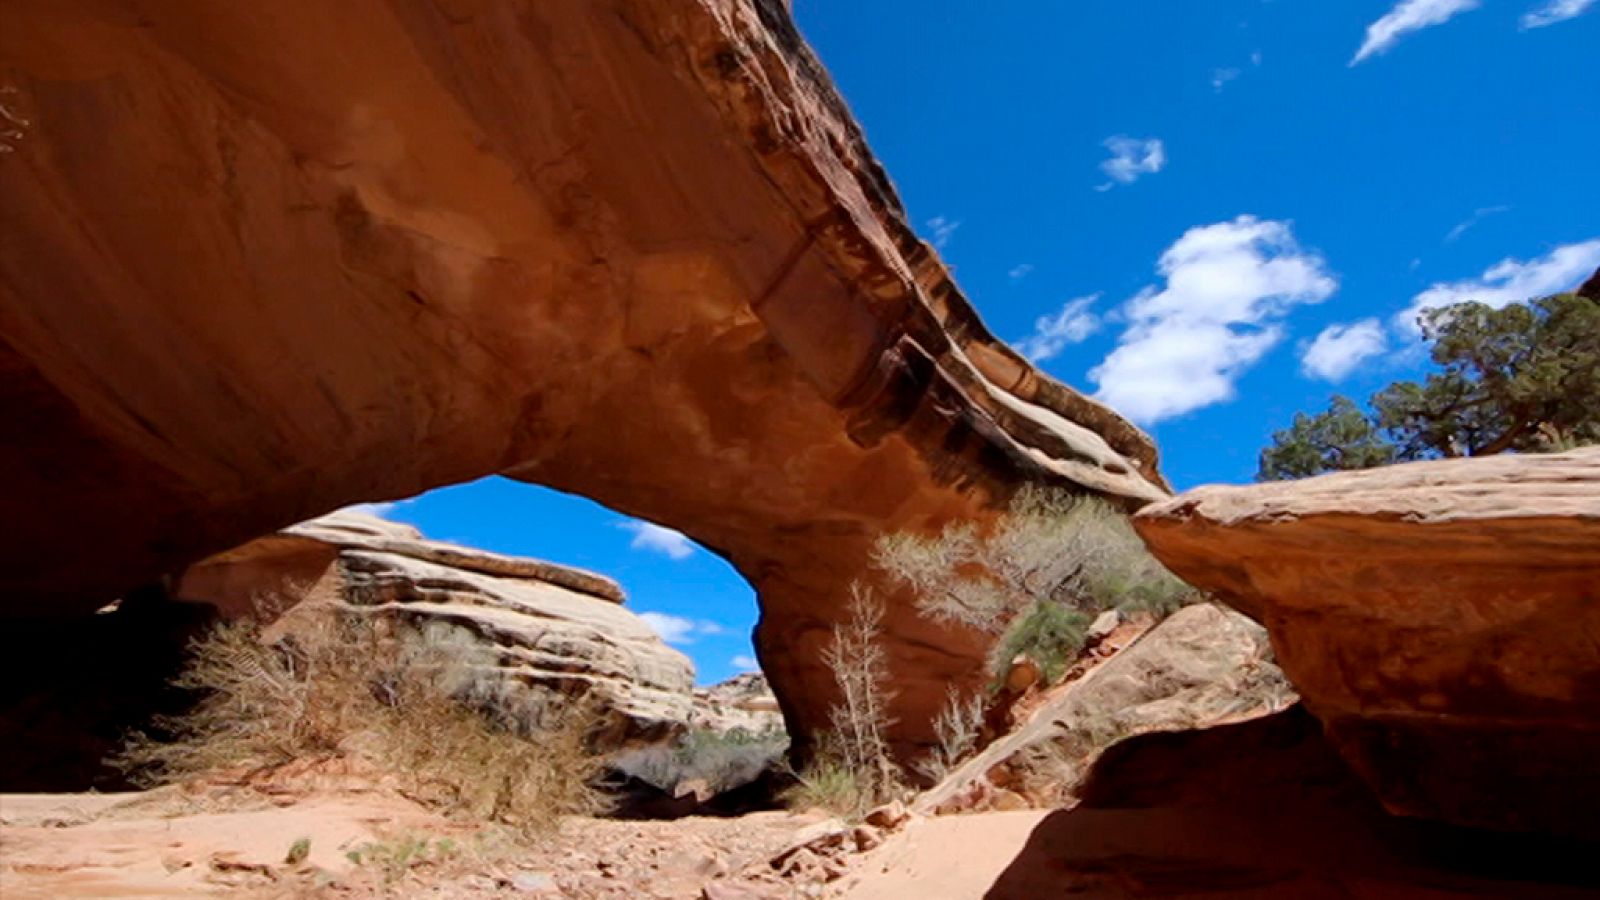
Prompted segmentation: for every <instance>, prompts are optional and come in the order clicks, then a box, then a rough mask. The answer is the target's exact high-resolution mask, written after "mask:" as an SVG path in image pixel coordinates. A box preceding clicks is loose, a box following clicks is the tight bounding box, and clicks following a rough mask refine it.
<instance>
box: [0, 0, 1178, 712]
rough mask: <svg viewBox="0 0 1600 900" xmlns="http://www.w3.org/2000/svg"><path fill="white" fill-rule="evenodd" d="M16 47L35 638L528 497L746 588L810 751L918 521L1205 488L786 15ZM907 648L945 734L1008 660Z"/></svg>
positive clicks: (244, 18)
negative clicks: (373, 532) (195, 568)
mask: <svg viewBox="0 0 1600 900" xmlns="http://www.w3.org/2000/svg"><path fill="white" fill-rule="evenodd" d="M4 18H5V22H4V27H0V102H3V103H4V104H5V106H6V110H7V113H8V116H9V117H10V119H11V120H12V121H14V122H15V123H16V129H15V131H16V132H17V134H20V137H17V136H12V137H9V138H7V139H6V141H7V145H6V150H7V151H8V152H5V153H3V154H0V208H3V209H4V210H5V227H4V228H3V229H0V421H5V422H6V423H8V425H7V427H8V429H9V430H8V434H7V439H6V440H5V441H3V442H0V469H3V470H4V471H5V472H6V473H7V476H8V479H7V490H6V491H5V492H4V494H3V497H0V513H3V514H4V517H5V520H6V521H7V522H8V535H7V539H6V541H4V542H3V550H0V552H3V553H4V558H3V559H0V601H3V604H4V608H5V609H6V610H8V611H9V612H11V613H13V614H16V613H37V612H40V611H56V612H65V611H72V610H80V611H81V610H87V609H90V608H92V607H94V606H95V605H97V604H99V603H101V602H103V600H104V599H105V598H106V597H108V596H113V595H115V594H116V593H117V592H120V591H123V590H125V589H127V588H128V587H129V586H131V585H134V584H138V583H140V582H141V581H143V580H146V579H151V578H153V577H155V576H157V575H159V574H161V573H165V572H173V571H176V570H178V569H180V568H181V567H182V566H184V565H186V564H187V563H189V562H191V561H193V560H195V559H198V558H200V557H202V556H204V555H206V554H209V553H212V552H215V551H218V550H222V549H225V548H227V547H230V546H234V545H237V544H239V543H241V542H243V541H245V540H248V539H250V538H253V537H256V536H258V535H261V534H264V533H267V532H269V531H271V530H273V529H276V528H279V527H282V526H284V525H287V524H289V523H291V522H296V521H300V520H303V519H307V518H310V517H312V516H314V515H317V514H320V513H323V512H326V511H328V510H330V509H333V508H336V507H339V506H343V505H345V504H348V503H351V502H354V501H358V500H373V499H382V498H391V497H397V496H403V495H408V494H412V493H415V492H417V491H420V490H423V489H426V488H429V487H434V486H437V485H442V484H449V483H453V482H459V481H463V480H467V479H472V478H476V477H479V476H482V475H486V474H489V473H495V472H499V473H505V474H508V475H511V476H512V477H515V478H520V479H524V480H528V481H532V482H537V483H540V484H546V485H551V486H554V487H557V488H560V489H562V490H566V491H571V492H575V493H580V494H584V495H587V496H589V497H592V498H594V499H596V500H598V501H600V502H602V503H605V504H607V505H609V506H612V507H614V508H617V509H619V510H622V511H625V512H628V513H631V514H634V515H638V516H642V517H645V518H649V519H653V520H656V521H659V522H663V523H666V524H669V525H672V526H673V527H676V528H679V529H682V530H683V531H685V532H687V533H688V534H690V535H691V536H693V537H694V538H696V539H697V540H699V541H701V542H702V543H704V544H705V545H707V546H708V547H711V548H713V549H714V550H715V551H716V552H718V553H720V554H722V555H724V556H725V557H727V558H728V559H729V560H731V561H732V563H733V564H734V565H735V566H736V567H738V569H739V570H740V571H741V572H743V573H744V574H745V575H746V576H747V577H748V578H749V579H750V580H751V581H752V583H753V584H754V585H755V586H756V588H757V590H758V592H759V595H760V598H761V604H762V610H763V612H762V619H761V624H760V626H759V628H758V634H757V648H758V652H759V653H760V655H761V657H762V660H763V664H764V667H765V668H766V670H767V671H768V673H769V675H770V676H771V678H772V682H773V686H774V689H775V690H776V691H777V693H778V694H779V696H780V697H782V698H783V700H784V703H785V707H786V710H787V713H788V715H789V717H790V721H791V725H793V726H795V727H796V729H797V730H800V731H804V730H805V729H806V728H807V727H809V726H810V725H813V724H816V723H819V722H821V721H822V717H823V715H824V713H825V710H826V707H827V704H828V702H829V693H828V690H827V688H826V685H827V684H828V679H827V677H826V674H825V673H823V672H821V671H819V663H818V659H817V653H816V649H817V647H818V646H819V644H820V642H821V641H823V640H825V636H826V634H827V629H828V627H829V625H830V624H831V622H832V621H833V620H834V617H835V615H836V613H837V612H838V610H839V607H840V598H841V597H843V596H844V594H845V590H846V587H847V585H848V584H849V583H850V582H851V581H852V580H853V579H856V578H858V577H861V576H862V575H863V574H868V575H870V573H867V572H866V570H867V556H868V548H869V547H870V545H871V543H872V541H873V539H874V538H875V537H876V536H877V535H878V534H879V533H881V532H883V531H884V530H887V529H930V528H936V527H938V526H940V525H942V524H943V523H945V522H947V521H949V520H952V519H955V518H971V519H976V520H980V521H981V520H983V519H984V518H985V517H987V516H989V515H992V512H991V511H992V510H993V509H995V508H996V505H997V501H1001V500H1004V499H1005V497H1006V495H1007V494H1009V493H1010V492H1011V491H1012V490H1014V488H1015V487H1016V486H1017V485H1018V484H1020V483H1023V482H1027V481H1045V482H1050V483H1056V484H1064V485H1076V486H1078V487H1080V488H1081V489H1084V490H1090V491H1097V492H1101V493H1104V494H1106V495H1109V496H1112V497H1117V498H1124V499H1125V500H1126V501H1127V503H1128V504H1129V505H1130V506H1131V505H1137V504H1139V503H1142V502H1145V501H1148V500H1152V499H1158V498H1160V497H1162V496H1164V495H1165V489H1164V486H1163V484H1162V482H1161V479H1160V476H1159V475H1158V474H1157V472H1156V461H1155V453H1154V450H1153V448H1152V447H1151V445H1150V443H1149V441H1148V440H1147V439H1146V438H1145V437H1144V436H1143V435H1142V434H1140V433H1139V432H1138V431H1137V430H1136V429H1135V428H1133V427H1132V426H1130V425H1128V424H1127V423H1126V422H1124V421H1123V420H1122V419H1121V418H1119V417H1117V416H1116V415H1115V414H1114V413H1112V412H1110V411H1109V410H1107V409H1105V408H1103V407H1101V406H1099V405H1098V404H1095V403H1093V402H1092V401H1089V400H1087V399H1085V398H1084V397H1082V396H1080V395H1078V394H1076V393H1074V392H1073V391H1071V390H1069V389H1067V388H1065V387H1063V386H1062V385H1060V384H1057V383H1056V382H1054V381H1051V380H1050V379H1048V378H1047V377H1045V376H1043V375H1042V374H1040V373H1039V372H1037V371H1036V370H1035V369H1033V368H1032V367H1031V366H1030V365H1028V364H1027V363H1026V362H1025V361H1024V360H1022V359H1021V358H1019V357H1018V356H1017V355H1016V354H1015V353H1013V352H1012V351H1010V350H1009V349H1008V348H1006V347H1005V346H1004V345H1003V344H1001V343H1000V342H998V341H996V340H995V339H994V338H993V337H992V336H991V335H990V334H989V333H988V332H987V331H986V330H985V328H984V327H983V325H982V323H981V322H980V321H979V320H978V318H977V316H976V314H975V313H974V312H973V309H972V307H971V306H970V305H969V304H968V303H967V301H966V300H965V299H964V298H963V297H962V295H961V294H960V292H959V291H958V290H957V289H956V288H955V286H954V284H953V283H952V282H951V281H950V278H949V276H948V273H947V272H946V270H945V268H944V266H943V265H942V264H941V263H940V261H939V260H938V258H937V257H936V256H935V254H934V253H933V252H932V250H931V249H929V248H928V246H927V245H925V244H923V243H921V242H919V241H918V240H917V239H916V238H915V237H914V236H913V234H912V232H911V230H910V229H909V228H908V227H907V225H906V221H905V215H904V212H903V210H902V208H901V206H900V204H899V201H898V199H897V198H896V196H895V194H894V191H893V188H892V187H891V186H890V184H889V182H888V179H887V178H886V177H885V175H884V173H883V171H882V170H881V169H880V167H879V166H878V164H877V162H876V161H875V160H874V159H873V157H872V155H871V153H870V152H869V151H868V150H867V148H866V145H865V144H864V142H863V140H862V138H861V134H860V131H859V129H858V128H857V127H856V125H855V124H854V122H853V121H852V119H851V118H850V115H849V112H848V111H847V110H846V108H845V106H844V104H843V102H842V101H841V100H840V98H839V96H838V95H837V93H836V92H835V91H834V89H833V87H832V85H831V84H830V82H829V80H828V78H827V76H826V74H825V73H824V72H823V71H822V69H821V67H820V65H819V64H818V63H817V61H816V60H815V58H814V57H813V56H812V55H811V53H810V51H809V50H808V49H807V48H806V47H805V45H804V43H803V41H802V40H801V39H800V37H799V36H798V34H797V32H796V31H795V30H794V27H793V25H792V23H791V22H790V21H789V19H788V16H787V14H786V12H784V10H783V9H782V7H781V5H780V4H778V3H776V2H774V0H541V2H539V3H525V2H512V0H389V2H385V0H343V2H339V3H326V2H309V0H291V2H274V3H267V4H260V3H254V4H225V3H212V2H202V0H11V2H8V3H7V4H6V5H5V12H4ZM889 627H890V630H891V633H892V640H891V646H890V648H889V649H890V655H891V662H892V665H893V667H894V670H895V672H896V675H897V678H898V680H899V681H900V682H901V684H902V685H903V688H902V692H901V700H900V703H901V704H902V715H901V719H902V721H903V722H904V723H907V724H906V725H905V726H904V729H906V734H904V735H903V736H907V737H909V738H912V739H915V738H917V737H921V736H923V735H920V734H918V733H915V732H918V731H919V730H920V729H921V727H922V723H924V722H926V721H928V720H929V719H930V718H931V713H932V712H933V710H934V709H936V707H937V706H938V704H939V703H941V702H942V699H943V692H944V685H945V683H946V682H948V681H951V680H963V679H971V678H973V677H974V673H975V672H976V671H977V670H978V668H979V666H978V661H979V660H980V659H981V658H982V651H983V647H982V646H981V644H982V642H981V641H980V640H979V638H978V637H977V636H975V635H970V634H952V633H949V632H947V631H945V630H943V629H940V628H936V627H935V626H933V625H931V624H930V623H927V622H925V621H922V620H920V619H918V618H917V617H916V616H915V615H913V614H912V613H911V611H910V610H909V608H904V607H902V606H897V607H896V608H895V609H894V611H893V612H892V613H891V617H890V621H889ZM807 686H809V687H810V688H811V689H807V690H802V688H803V687H807Z"/></svg>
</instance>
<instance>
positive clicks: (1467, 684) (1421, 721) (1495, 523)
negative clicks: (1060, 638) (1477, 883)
mask: <svg viewBox="0 0 1600 900" xmlns="http://www.w3.org/2000/svg"><path fill="white" fill-rule="evenodd" d="M1134 521H1135V524H1136V526H1137V527H1138V530H1139V533H1140V534H1141V535H1142V536H1143V537H1144V539H1145V541H1146V542H1147V543H1148V544H1149V545H1150V548H1151V550H1152V551H1153V552H1154V553H1155V555H1156V556H1157V557H1159V558H1160V559H1161V561H1162V562H1163V563H1165V564H1166V565H1167V566H1168V567H1169V568H1171V569H1172V570H1173V571H1174V572H1176V573H1177V574H1178V575H1180V576H1181V577H1183V578H1184V579H1186V580H1188V581H1190V582H1191V583H1193V584H1195V585H1197V586H1199V587H1201V588H1204V589H1207V590H1210V591H1212V592H1214V593H1215V594H1216V596H1218V597H1219V598H1220V599H1222V600H1224V601H1226V602H1228V603H1230V604H1232V605H1234V606H1235V607H1237V608H1238V609H1240V610H1242V611H1244V612H1246V613H1248V614H1250V615H1251V616H1253V617H1255V618H1256V619H1258V620H1259V621H1261V622H1262V623H1263V624H1264V625H1266V626H1267V629H1268V630H1269V631H1270V632H1271V635H1272V642H1273V646H1274V648H1275V649H1276V651H1277V655H1278V660H1279V663H1280V664H1281V665H1282V667H1283V670H1284V672H1285V673H1286V674H1287V675H1288V676H1289V678H1290V680H1291V681H1293V683H1294V685H1295V687H1296V688H1297V689H1298V690H1299V691H1300V693H1301V695H1302V696H1303V697H1304V699H1305V703H1306V706H1307V707H1308V708H1309V709H1310V710H1311V711H1312V712H1313V713H1315V714H1316V715H1317V716H1318V717H1319V718H1320V719H1321V720H1322V721H1323V723H1324V725H1325V726H1326V728H1327V731H1328V735H1329V737H1330V738H1331V740H1332V742H1333V743H1334V744H1335V746H1337V747H1338V748H1339V749H1340V751H1341V752H1342V753H1343V754H1344V756H1345V758H1346V759H1347V760H1348V761H1349V762H1351V763H1352V764H1353V765H1354V767H1355V768H1356V769H1357V770H1358V771H1359V772H1360V773H1361V774H1362V775H1363V776H1364V777H1365V778H1366V780H1367V781H1368V782H1369V783H1370V784H1371V785H1372V786H1373V788H1374V789H1375V790H1376V791H1377V793H1378V794H1379V796H1380V797H1381V798H1382V799H1383V801H1384V803H1385V805H1386V806H1387V807H1388V808H1389V809H1390V810H1392V811H1394V812H1399V813H1405V814H1410V815H1418V816H1426V817H1431V818H1439V819H1444V820H1447V821H1452V822H1457V823H1462V824H1469V825H1484V826H1491V827H1500V828H1520V829H1535V830H1547V831H1558V832H1569V833H1578V834H1587V835H1589V836H1595V835H1596V834H1600V832H1597V830H1596V826H1595V818H1594V815H1593V812H1594V809H1595V807H1596V805H1597V804H1600V768H1597V767H1596V765H1595V760H1597V759H1600V448H1588V449H1583V450H1575V451H1572V452H1568V453H1559V454H1549V455H1526V456H1498V457H1486V458H1480V459H1460V460H1444V461H1438V462H1422V463H1411V464H1407V465H1399V466H1391V467H1388V468H1384V469H1374V470H1369V471H1363V472H1346V473H1339V474H1332V475H1324V476H1321V477H1318V478H1309V479H1306V480H1304V481H1295V482H1278V483H1272V484H1258V485H1253V486H1249V487H1204V488H1199V489H1196V490H1193V491H1190V492H1188V493H1185V494H1183V495H1181V496H1179V497H1177V498H1175V499H1173V500H1170V501H1167V502H1165V503H1161V504H1157V505H1154V506H1151V507H1148V508H1146V509H1145V510H1143V511H1142V512H1141V513H1140V514H1139V515H1138V516H1137V517H1136V518H1135V520H1134Z"/></svg>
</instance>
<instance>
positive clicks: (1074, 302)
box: [1017, 294, 1100, 362]
mask: <svg viewBox="0 0 1600 900" xmlns="http://www.w3.org/2000/svg"><path fill="white" fill-rule="evenodd" d="M1099 299H1100V295H1099V294H1090V295H1088V296H1087V297H1074V298H1072V299H1071V300H1068V301H1067V302H1066V303H1063V304H1062V305H1061V309H1060V310H1059V311H1058V312H1056V313H1055V314H1054V315H1049V316H1040V317H1039V318H1038V320H1037V321H1035V322H1034V323H1033V334H1030V335H1028V336H1027V337H1025V338H1023V339H1022V340H1020V341H1018V342H1017V352H1019V353H1021V354H1022V355H1023V356H1026V357H1027V358H1028V359H1030V360H1032V361H1034V362H1043V361H1044V360H1047V359H1049V358H1051V357H1053V356H1056V355H1058V354H1059V353H1060V352H1061V351H1062V350H1065V349H1066V348H1067V347H1068V346H1069V345H1071V344H1077V343H1081V342H1082V341H1083V340H1084V339H1085V338H1087V337H1088V336H1089V335H1091V334H1094V333H1095V331H1096V330H1097V329H1098V328H1099V327H1100V317H1099V316H1097V315H1095V314H1094V313H1093V312H1092V311H1091V310H1090V307H1092V306H1094V303H1095V301H1096V300H1099Z"/></svg>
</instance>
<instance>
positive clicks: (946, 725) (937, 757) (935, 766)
mask: <svg viewBox="0 0 1600 900" xmlns="http://www.w3.org/2000/svg"><path fill="white" fill-rule="evenodd" d="M982 730H983V696H982V695H981V694H972V695H969V696H967V697H962V696H961V694H960V692H959V691H957V690H956V689H955V688H954V687H950V688H946V689H945V705H944V709H942V710H940V712H939V715H938V716H936V717H935V718H934V720H933V733H934V736H935V737H937V738H938V739H939V742H938V743H937V744H936V745H934V747H933V749H932V750H930V751H929V752H928V754H927V755H926V756H924V757H923V758H922V759H920V760H918V761H917V763H916V764H915V765H914V768H915V769H916V770H917V771H918V772H920V773H921V774H922V775H923V777H925V778H927V779H928V780H929V781H931V782H939V781H943V780H944V777H945V776H946V775H948V774H950V770H951V769H954V768H955V767H956V765H957V764H958V763H960V762H961V761H962V760H963V759H965V758H966V757H967V754H969V753H971V752H972V751H973V750H975V749H977V746H978V736H979V734H980V733H981V732H982Z"/></svg>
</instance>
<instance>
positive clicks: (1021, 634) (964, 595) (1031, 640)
mask: <svg viewBox="0 0 1600 900" xmlns="http://www.w3.org/2000/svg"><path fill="white" fill-rule="evenodd" d="M875 558H876V562H877V564H878V565H879V566H880V567H881V568H883V569H884V570H885V571H887V572H888V573H889V574H890V575H892V576H893V577H895V578H896V579H898V580H900V581H901V582H902V583H904V584H907V585H909V586H910V587H911V588H912V589H913V591H914V592H915V594H916V598H917V599H916V603H917V608H918V611H919V612H921V613H922V614H923V615H925V616H927V617H929V618H931V619H933V620H935V621H940V622H948V623H951V624H958V625H963V626H967V627H971V628H976V629H979V630H980V631H984V632H987V633H990V634H994V635H998V636H1000V641H999V645H998V646H999V650H998V651H997V652H996V654H995V655H994V656H993V657H992V658H991V668H992V669H993V671H992V674H993V675H994V676H995V677H997V678H1000V677H1004V675H1005V669H1006V668H1007V667H1008V666H1009V665H1010V663H1011V661H1012V659H1013V658H1014V657H1015V653H1013V654H1010V655H1007V654H1006V653H1005V652H1004V649H1005V648H1006V647H1008V646H1009V647H1013V648H1014V649H1015V650H1016V652H1018V653H1026V654H1027V655H1028V656H1029V658H1031V659H1033V661H1034V662H1035V663H1037V664H1038V665H1039V666H1040V668H1041V669H1042V670H1044V671H1046V672H1047V673H1051V674H1052V678H1051V680H1054V679H1055V678H1059V677H1060V676H1061V674H1062V673H1064V672H1065V671H1066V668H1067V666H1068V665H1070V663H1071V661H1072V658H1074V657H1076V656H1077V654H1078V652H1079V651H1080V650H1081V649H1082V646H1083V634H1082V632H1083V630H1084V629H1085V628H1086V627H1087V625H1088V623H1089V621H1090V620H1092V618H1093V616H1094V615H1095V614H1096V613H1099V612H1102V611H1104V610H1107V609H1118V610H1121V611H1123V612H1129V613H1132V612H1148V613H1151V614H1153V615H1155V616H1157V617H1161V616H1165V615H1167V614H1169V613H1171V612H1173V611H1174V610H1176V609H1178V608H1179V607H1181V606H1183V605H1185V604H1187V603H1191V602H1194V601H1196V600H1198V599H1200V598H1199V595H1198V594H1197V593H1196V592H1195V591H1194V589H1193V588H1190V587H1189V586H1188V585H1186V584H1184V583H1183V582H1182V581H1180V580H1179V579H1178V578H1177V577H1176V576H1174V575H1173V574H1172V573H1171V572H1169V571H1167V569H1166V568H1165V567H1164V566H1162V565H1161V563H1160V562H1158V561H1157V560H1156V559H1155V557H1153V556H1151V555H1150V553H1149V551H1148V550H1146V549H1145V546H1144V542H1143V541H1141V540H1140V539H1139V536H1138V535H1137V534H1136V533H1134V530H1133V527H1132V526H1131V525H1129V524H1128V518H1127V516H1126V515H1124V514H1123V513H1122V512H1120V511H1119V510H1117V509H1116V508H1115V507H1113V506H1112V505H1111V504H1109V503H1107V502H1106V501H1104V500H1102V499H1099V498H1098V497H1091V496H1079V495H1075V494H1071V493H1068V492H1065V491H1047V490H1043V489H1039V488H1033V487H1029V488H1025V489H1024V490H1022V491H1021V492H1019V493H1018V495H1017V497H1016V499H1015V500H1014V501H1013V502H1012V504H1011V507H1010V509H1009V510H1008V511H1007V513H1006V515H1005V516H1003V517H1001V519H1000V521H999V522H998V523H997V524H996V525H995V526H994V528H993V529H991V530H990V531H989V532H988V533H983V532H980V531H979V530H978V529H977V528H975V527H973V526H971V525H968V524H960V525H954V526H951V527H949V528H946V529H945V530H944V531H943V532H942V533H941V534H940V535H939V536H937V537H933V538H926V537H921V536H917V535H910V534H898V535H889V536H887V537H885V538H884V539H882V540H881V541H879V543H878V546H877V548H876V554H875ZM1080 620H1081V621H1080ZM1063 660H1064V662H1063Z"/></svg>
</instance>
